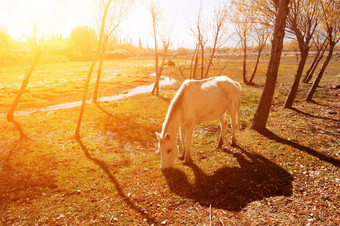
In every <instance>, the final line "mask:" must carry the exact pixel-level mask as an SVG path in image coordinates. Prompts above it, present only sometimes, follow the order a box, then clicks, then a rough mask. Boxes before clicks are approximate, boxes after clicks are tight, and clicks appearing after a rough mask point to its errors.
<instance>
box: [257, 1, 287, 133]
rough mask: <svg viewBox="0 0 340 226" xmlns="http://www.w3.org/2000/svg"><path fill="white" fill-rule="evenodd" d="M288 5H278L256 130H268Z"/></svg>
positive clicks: (285, 3) (283, 3)
mask: <svg viewBox="0 0 340 226" xmlns="http://www.w3.org/2000/svg"><path fill="white" fill-rule="evenodd" d="M288 5H289V0H280V3H279V5H278V13H277V15H276V19H275V25H274V34H273V40H272V50H271V56H270V60H269V64H268V70H267V74H266V82H265V86H264V89H263V92H262V95H261V98H260V102H259V105H258V107H257V110H256V112H255V115H254V120H253V122H252V125H251V128H252V129H255V130H264V129H265V128H266V124H267V120H268V116H269V112H270V107H271V104H272V101H273V96H274V91H275V84H276V81H277V74H278V71H279V65H280V60H281V53H282V48H283V38H284V36H285V27H286V18H287V15H288V11H289V7H288Z"/></svg>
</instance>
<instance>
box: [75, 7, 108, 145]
mask: <svg viewBox="0 0 340 226" xmlns="http://www.w3.org/2000/svg"><path fill="white" fill-rule="evenodd" d="M110 4H111V0H108V2H107V3H106V6H105V9H104V12H103V17H102V22H101V27H100V33H99V42H98V47H97V51H96V54H95V56H94V59H93V61H92V64H91V67H90V70H89V72H88V75H87V79H86V82H85V88H84V94H83V98H82V103H81V107H80V111H79V116H78V120H77V127H76V131H75V137H76V139H77V140H80V134H79V132H80V127H81V122H82V119H83V114H84V109H85V104H86V97H87V92H88V88H89V83H90V79H91V75H92V71H93V69H94V66H95V64H96V62H97V60H98V58H99V55H100V51H101V47H102V43H103V34H104V28H105V20H106V15H107V12H108V9H109V7H110Z"/></svg>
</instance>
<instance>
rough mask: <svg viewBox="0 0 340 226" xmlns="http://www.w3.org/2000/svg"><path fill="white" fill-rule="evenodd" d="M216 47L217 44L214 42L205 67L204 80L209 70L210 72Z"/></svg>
mask: <svg viewBox="0 0 340 226" xmlns="http://www.w3.org/2000/svg"><path fill="white" fill-rule="evenodd" d="M217 35H218V34H217ZM216 45H217V44H216V40H215V43H214V47H213V49H212V52H211V56H210V59H209V62H208V66H207V69H206V70H205V75H204V78H208V73H209V70H210V66H211V64H212V61H213V59H214V55H215V51H216Z"/></svg>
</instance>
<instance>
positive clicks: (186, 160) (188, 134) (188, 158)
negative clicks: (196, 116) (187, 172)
mask: <svg viewBox="0 0 340 226" xmlns="http://www.w3.org/2000/svg"><path fill="white" fill-rule="evenodd" d="M193 132H194V125H186V128H185V145H184V146H185V148H184V153H185V156H184V164H191V163H192V160H191V155H190V146H191V138H192V133H193Z"/></svg>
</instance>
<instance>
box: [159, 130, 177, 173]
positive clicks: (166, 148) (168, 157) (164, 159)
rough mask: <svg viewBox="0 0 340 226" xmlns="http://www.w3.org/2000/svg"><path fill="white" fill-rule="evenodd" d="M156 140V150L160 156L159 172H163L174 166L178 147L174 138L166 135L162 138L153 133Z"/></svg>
mask: <svg viewBox="0 0 340 226" xmlns="http://www.w3.org/2000/svg"><path fill="white" fill-rule="evenodd" d="M155 134H156V137H157V139H158V150H157V152H159V153H160V154H161V170H162V171H165V170H167V169H169V168H171V167H172V166H173V165H174V162H175V159H176V157H177V155H178V147H177V144H176V137H171V136H170V135H169V134H168V133H166V134H165V135H164V136H162V135H161V134H159V133H157V132H156V133H155Z"/></svg>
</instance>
